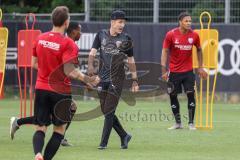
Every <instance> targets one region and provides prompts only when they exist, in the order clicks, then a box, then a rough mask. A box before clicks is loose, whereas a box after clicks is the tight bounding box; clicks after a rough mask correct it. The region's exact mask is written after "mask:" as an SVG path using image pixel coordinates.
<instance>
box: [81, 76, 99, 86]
mask: <svg viewBox="0 0 240 160" xmlns="http://www.w3.org/2000/svg"><path fill="white" fill-rule="evenodd" d="M85 79H86V80H85V83H86V84H87V85H88V87H89V89H91V88H93V87H95V86H97V85H98V83H99V82H100V80H101V79H100V78H99V77H98V76H97V75H95V76H91V77H90V76H86V78H85Z"/></svg>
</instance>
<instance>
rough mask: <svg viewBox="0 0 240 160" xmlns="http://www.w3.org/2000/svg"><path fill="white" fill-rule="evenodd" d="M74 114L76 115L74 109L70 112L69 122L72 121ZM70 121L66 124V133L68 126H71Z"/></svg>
mask: <svg viewBox="0 0 240 160" xmlns="http://www.w3.org/2000/svg"><path fill="white" fill-rule="evenodd" d="M75 113H76V110H75V109H74V110H71V121H72V118H73V116H74V114H75ZM71 121H70V122H68V123H67V126H66V131H67V129H68V128H69V126H70V124H71ZM66 131H65V132H66Z"/></svg>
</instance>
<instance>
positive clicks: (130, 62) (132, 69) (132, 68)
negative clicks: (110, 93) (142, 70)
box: [128, 57, 137, 80]
mask: <svg viewBox="0 0 240 160" xmlns="http://www.w3.org/2000/svg"><path fill="white" fill-rule="evenodd" d="M128 66H129V70H130V72H131V74H132V79H134V80H137V69H136V64H135V60H134V57H128Z"/></svg>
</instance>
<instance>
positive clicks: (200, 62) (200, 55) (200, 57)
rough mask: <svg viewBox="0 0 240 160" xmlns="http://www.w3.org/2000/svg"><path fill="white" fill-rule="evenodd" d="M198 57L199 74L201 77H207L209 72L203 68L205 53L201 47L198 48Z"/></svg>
mask: <svg viewBox="0 0 240 160" xmlns="http://www.w3.org/2000/svg"><path fill="white" fill-rule="evenodd" d="M197 59H198V70H197V71H198V74H199V76H200V77H201V78H203V79H206V78H207V76H208V74H207V72H206V71H205V70H204V69H203V53H202V49H201V47H199V48H197Z"/></svg>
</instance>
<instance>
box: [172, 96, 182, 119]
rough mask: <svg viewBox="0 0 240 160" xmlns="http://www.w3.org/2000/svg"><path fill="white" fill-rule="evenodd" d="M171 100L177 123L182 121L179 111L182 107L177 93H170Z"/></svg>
mask: <svg viewBox="0 0 240 160" xmlns="http://www.w3.org/2000/svg"><path fill="white" fill-rule="evenodd" d="M170 101H171V108H172V112H173V114H174V117H175V120H176V123H181V116H180V111H179V108H180V107H179V102H178V98H177V95H172V94H170Z"/></svg>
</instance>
